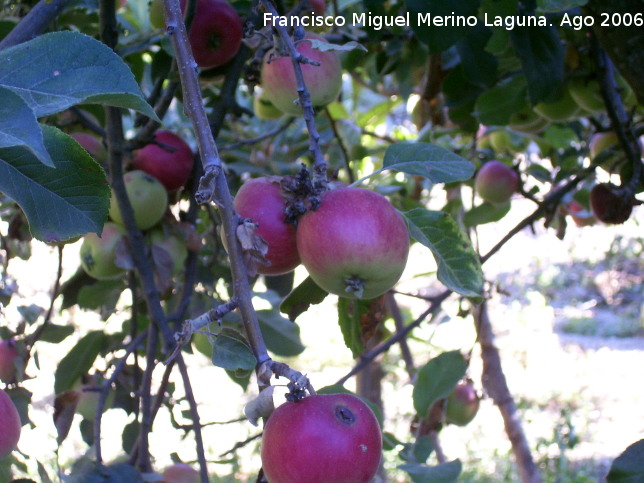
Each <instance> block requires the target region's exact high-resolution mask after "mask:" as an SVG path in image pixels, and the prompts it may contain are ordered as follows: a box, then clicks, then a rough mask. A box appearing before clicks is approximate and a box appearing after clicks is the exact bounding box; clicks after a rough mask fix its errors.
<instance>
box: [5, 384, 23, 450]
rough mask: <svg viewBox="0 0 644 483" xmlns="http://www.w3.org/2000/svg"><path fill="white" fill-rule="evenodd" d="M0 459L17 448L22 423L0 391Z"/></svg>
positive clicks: (10, 403)
mask: <svg viewBox="0 0 644 483" xmlns="http://www.w3.org/2000/svg"><path fill="white" fill-rule="evenodd" d="M0 428H2V429H1V430H0V459H1V458H4V457H5V456H6V455H8V454H9V453H11V452H12V451H13V450H14V449H16V447H17V446H18V441H19V440H20V431H21V429H22V423H21V422H20V415H19V414H18V410H17V409H16V405H15V404H14V403H13V401H12V400H11V398H10V397H9V395H8V394H7V393H6V392H4V391H3V390H2V389H0Z"/></svg>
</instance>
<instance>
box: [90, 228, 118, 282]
mask: <svg viewBox="0 0 644 483" xmlns="http://www.w3.org/2000/svg"><path fill="white" fill-rule="evenodd" d="M124 236H125V229H124V228H123V227H122V226H120V225H117V224H116V223H109V222H108V223H105V225H104V226H103V233H102V234H101V237H100V238H99V237H98V235H96V234H95V233H88V234H87V235H85V237H84V238H83V244H82V245H81V247H80V257H81V266H82V267H83V269H84V270H85V272H87V274H88V275H89V276H91V277H93V278H96V279H98V280H110V279H113V278H118V277H120V276H122V274H123V273H124V272H125V270H124V269H123V268H121V267H118V266H116V264H115V263H114V261H115V257H116V247H117V244H118V242H119V241H120V240H121V239H123V237H124Z"/></svg>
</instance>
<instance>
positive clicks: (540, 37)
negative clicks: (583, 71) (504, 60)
mask: <svg viewBox="0 0 644 483" xmlns="http://www.w3.org/2000/svg"><path fill="white" fill-rule="evenodd" d="M510 38H511V39H512V44H513V45H514V49H515V50H516V53H517V55H518V56H519V59H520V60H521V65H522V66H523V72H524V74H525V76H526V79H527V80H528V95H529V97H530V102H531V103H532V105H533V106H534V105H535V104H538V103H539V102H542V101H554V100H555V99H557V97H558V94H560V92H561V85H562V82H563V75H564V50H563V47H562V46H561V41H560V40H559V36H558V35H557V29H556V28H555V27H554V26H544V27H524V28H517V29H514V30H512V31H511V32H510Z"/></svg>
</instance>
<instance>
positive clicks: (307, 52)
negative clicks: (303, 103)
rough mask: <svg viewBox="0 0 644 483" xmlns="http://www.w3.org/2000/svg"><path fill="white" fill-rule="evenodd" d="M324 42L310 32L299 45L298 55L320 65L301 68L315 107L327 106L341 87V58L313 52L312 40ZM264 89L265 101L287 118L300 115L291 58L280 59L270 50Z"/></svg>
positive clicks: (265, 61) (301, 65)
mask: <svg viewBox="0 0 644 483" xmlns="http://www.w3.org/2000/svg"><path fill="white" fill-rule="evenodd" d="M311 39H315V40H321V41H324V38H323V37H321V36H320V35H317V34H313V33H310V32H308V33H307V34H306V35H305V37H304V39H303V40H301V41H299V42H298V44H297V51H298V52H299V53H300V54H302V55H303V56H305V57H306V58H308V59H309V60H312V61H315V62H319V64H320V65H312V64H300V67H301V68H302V75H303V77H304V83H305V84H306V87H307V88H308V90H309V92H310V93H311V103H312V104H313V107H320V106H326V105H327V104H329V103H330V102H331V101H333V100H335V98H336V97H338V94H339V93H340V89H341V87H342V65H341V64H340V58H339V57H338V54H337V53H336V52H335V51H333V50H329V51H327V52H322V51H321V50H318V49H314V48H313V46H312V44H311V42H310V41H309V40H311ZM261 75H262V86H263V87H264V91H265V92H266V94H265V95H266V98H267V99H268V100H269V101H270V102H272V103H273V105H274V106H275V107H277V108H278V109H279V110H280V111H282V112H285V113H287V114H294V115H297V114H301V112H302V108H301V107H300V105H299V103H297V104H296V103H295V102H294V101H296V100H298V99H299V97H298V92H297V81H296V79H295V71H294V69H293V64H292V63H291V58H290V57H280V56H279V53H276V52H274V51H273V50H270V51H269V52H268V53H267V54H266V57H265V58H264V63H263V64H262V73H261Z"/></svg>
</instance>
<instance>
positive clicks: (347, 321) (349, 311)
mask: <svg viewBox="0 0 644 483" xmlns="http://www.w3.org/2000/svg"><path fill="white" fill-rule="evenodd" d="M370 302H371V300H354V299H345V298H343V297H339V298H338V323H339V324H340V330H341V331H342V336H343V337H344V344H345V345H346V346H347V347H348V348H349V349H350V350H351V354H352V355H353V357H354V358H355V357H358V356H359V355H360V354H362V353H363V352H364V344H363V343H362V337H361V335H362V334H361V331H360V316H361V315H362V314H364V313H366V312H367V309H368V307H369V303H370Z"/></svg>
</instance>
